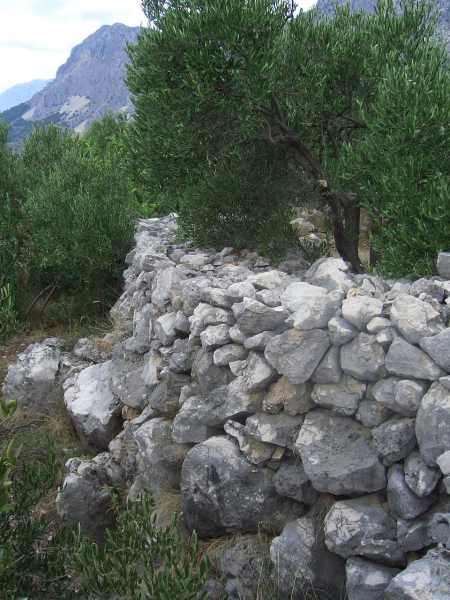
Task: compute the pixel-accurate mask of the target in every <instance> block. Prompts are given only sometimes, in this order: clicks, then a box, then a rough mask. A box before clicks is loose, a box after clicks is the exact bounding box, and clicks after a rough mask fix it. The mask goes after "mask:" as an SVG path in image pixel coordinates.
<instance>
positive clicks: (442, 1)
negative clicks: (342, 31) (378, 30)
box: [316, 0, 450, 50]
mask: <svg viewBox="0 0 450 600" xmlns="http://www.w3.org/2000/svg"><path fill="white" fill-rule="evenodd" d="M346 2H347V0H318V2H317V4H316V8H317V10H318V11H319V12H322V13H325V14H327V15H330V14H333V12H334V7H335V5H336V4H340V5H341V4H346ZM435 3H436V8H437V10H438V11H439V20H438V30H439V32H440V34H441V35H442V37H443V40H444V42H445V44H446V46H447V49H448V50H450V2H449V0H435ZM376 4H377V2H376V0H350V6H351V9H352V11H355V12H356V11H360V10H362V11H367V12H373V11H374V9H375V6H376ZM396 5H398V6H399V5H400V2H399V0H396Z"/></svg>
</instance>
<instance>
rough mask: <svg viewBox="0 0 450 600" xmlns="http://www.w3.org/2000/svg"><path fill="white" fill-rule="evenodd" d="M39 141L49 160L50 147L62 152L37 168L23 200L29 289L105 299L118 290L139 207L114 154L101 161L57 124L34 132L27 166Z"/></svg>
mask: <svg viewBox="0 0 450 600" xmlns="http://www.w3.org/2000/svg"><path fill="white" fill-rule="evenodd" d="M49 131H51V132H52V134H51V135H49ZM41 144H42V145H43V146H44V148H46V149H47V150H46V152H47V154H48V155H52V153H53V150H54V148H53V146H55V147H57V148H62V153H61V154H60V155H59V156H58V157H57V159H55V160H54V162H51V163H50V164H47V163H45V164H44V165H43V166H42V168H41V171H40V176H39V180H35V181H34V185H33V186H32V187H30V188H29V189H28V191H27V194H26V199H25V202H24V206H25V209H26V213H27V218H28V220H29V222H30V227H31V231H30V240H29V244H30V277H31V278H32V284H33V286H34V288H35V289H42V288H44V287H45V286H48V285H51V286H56V287H57V288H58V289H59V290H61V291H64V292H70V293H72V294H74V293H75V292H76V293H81V294H83V293H86V292H89V297H90V300H91V301H94V300H98V299H102V300H103V301H106V302H107V301H109V300H110V299H111V297H112V296H113V295H114V294H115V293H116V285H117V283H118V282H119V281H120V273H121V270H122V264H123V257H124V256H125V254H126V251H127V249H128V246H129V244H130V241H131V239H132V231H133V218H134V215H135V214H136V207H135V204H134V201H133V196H132V192H131V190H130V186H129V181H128V180H127V179H126V178H124V177H123V176H122V174H123V173H122V170H121V168H120V164H118V163H117V162H116V160H115V158H116V155H114V154H108V155H107V156H99V155H97V154H95V153H94V152H93V151H92V150H91V149H90V148H89V146H88V145H87V144H84V143H83V142H82V141H80V140H79V139H77V138H73V137H70V138H69V137H68V136H67V134H65V133H62V132H59V131H57V132H55V128H54V127H52V128H50V129H44V130H37V131H35V133H34V134H33V135H32V136H31V138H30V140H29V141H28V142H27V143H26V144H25V148H24V162H25V164H26V165H28V164H29V163H28V161H27V160H26V159H27V158H28V155H29V153H30V148H29V146H31V147H38V146H39V145H41ZM47 145H50V146H51V147H50V148H49V149H48V148H47ZM117 158H118V157H117ZM118 160H119V158H118Z"/></svg>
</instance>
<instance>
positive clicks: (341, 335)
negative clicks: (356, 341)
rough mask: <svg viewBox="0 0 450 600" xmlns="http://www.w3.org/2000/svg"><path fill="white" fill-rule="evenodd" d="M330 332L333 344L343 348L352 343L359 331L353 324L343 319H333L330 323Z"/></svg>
mask: <svg viewBox="0 0 450 600" xmlns="http://www.w3.org/2000/svg"><path fill="white" fill-rule="evenodd" d="M328 331H329V334H330V339H331V342H332V344H334V345H335V346H342V345H343V344H346V343H347V342H350V341H351V340H352V339H353V338H354V337H355V336H356V335H358V330H357V329H356V327H353V325H352V324H351V323H349V322H348V321H346V320H345V319H343V318H342V317H333V318H332V319H330V321H328Z"/></svg>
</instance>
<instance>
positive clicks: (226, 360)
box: [213, 344, 247, 367]
mask: <svg viewBox="0 0 450 600" xmlns="http://www.w3.org/2000/svg"><path fill="white" fill-rule="evenodd" d="M246 357H247V350H246V349H245V348H244V347H243V346H241V345H240V344H226V345H225V346H222V347H221V348H217V350H215V351H214V354H213V362H214V364H215V365H216V367H225V366H227V365H229V364H230V363H231V362H234V361H236V360H243V359H245V358H246Z"/></svg>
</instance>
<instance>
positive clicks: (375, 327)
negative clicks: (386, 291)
mask: <svg viewBox="0 0 450 600" xmlns="http://www.w3.org/2000/svg"><path fill="white" fill-rule="evenodd" d="M392 326H393V325H392V323H391V322H390V321H389V319H386V318H385V317H374V318H373V319H371V320H370V321H369V322H368V323H367V325H366V329H367V331H368V332H369V333H373V334H377V333H380V332H381V331H384V330H385V329H389V327H392Z"/></svg>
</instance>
